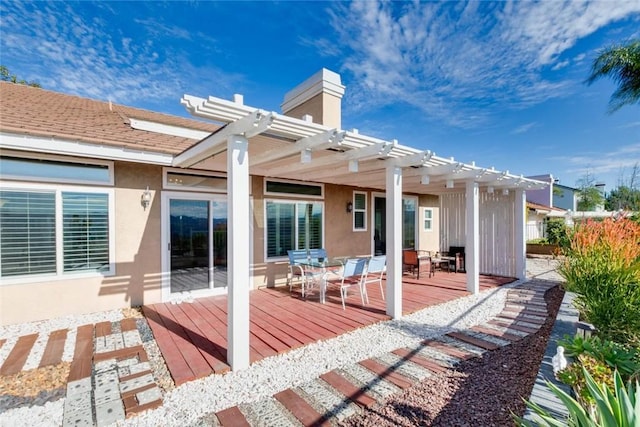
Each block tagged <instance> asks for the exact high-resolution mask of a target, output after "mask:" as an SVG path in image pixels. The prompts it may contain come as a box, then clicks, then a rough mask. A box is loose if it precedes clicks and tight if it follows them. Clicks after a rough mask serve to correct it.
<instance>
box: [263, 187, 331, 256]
mask: <svg viewBox="0 0 640 427" xmlns="http://www.w3.org/2000/svg"><path fill="white" fill-rule="evenodd" d="M322 211H323V204H322V203H321V202H291V201H276V200H267V202H266V219H267V225H266V252H267V254H266V255H267V258H275V257H286V256H287V251H288V250H290V249H318V248H321V247H322V246H323V243H322V242H323V230H322V229H323V216H322V215H323V212H322Z"/></svg>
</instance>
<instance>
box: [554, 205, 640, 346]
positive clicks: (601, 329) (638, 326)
mask: <svg viewBox="0 0 640 427" xmlns="http://www.w3.org/2000/svg"><path fill="white" fill-rule="evenodd" d="M563 253H564V255H566V256H565V259H564V261H563V262H562V263H561V264H560V266H559V268H558V271H559V273H560V274H561V275H562V276H563V277H564V279H565V280H566V284H565V288H566V289H567V290H568V291H571V292H575V293H576V294H577V296H576V299H575V304H576V307H577V308H578V310H579V311H580V315H581V318H582V319H584V320H586V321H587V322H589V323H592V324H593V325H594V326H595V327H596V328H597V329H598V334H599V335H601V336H602V337H603V338H607V339H610V340H613V341H619V342H624V343H629V344H632V345H634V343H635V345H638V344H640V225H639V224H637V223H635V222H633V221H630V220H629V219H627V218H622V219H619V220H614V219H613V218H607V219H605V220H604V221H601V222H595V221H590V220H587V221H585V222H583V223H580V224H577V225H576V228H575V230H574V232H573V233H572V235H571V240H570V245H569V247H568V249H565V250H564V251H563Z"/></svg>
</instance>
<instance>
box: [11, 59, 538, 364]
mask: <svg viewBox="0 0 640 427" xmlns="http://www.w3.org/2000/svg"><path fill="white" fill-rule="evenodd" d="M344 91H345V87H344V86H343V85H342V84H341V80H340V76H339V75H338V74H336V73H333V72H331V71H329V70H326V69H323V70H321V71H320V72H318V73H317V74H315V75H313V76H312V77H311V78H309V79H308V80H306V81H304V82H303V83H301V84H300V85H298V86H297V87H295V88H294V89H293V90H292V91H290V92H289V93H287V94H286V95H285V97H284V102H283V104H282V113H275V112H266V111H263V110H261V109H259V108H257V107H252V106H248V105H245V104H244V102H243V98H242V97H241V96H239V95H236V96H234V99H233V100H223V99H219V98H216V97H212V96H209V97H197V96H192V95H185V96H184V97H183V98H182V100H181V102H182V104H183V105H184V106H185V108H186V109H187V111H188V112H189V113H190V114H191V115H192V116H194V117H197V118H198V120H195V119H186V118H181V117H174V116H169V115H165V114H160V113H156V112H151V111H145V110H141V109H136V108H131V107H127V106H123V105H117V104H113V103H111V102H103V101H96V100H91V99H86V98H81V97H77V96H71V95H66V94H61V93H56V92H52V91H48V90H44V89H39V88H33V87H28V86H24V85H18V84H12V83H5V82H2V83H0V98H1V103H0V149H1V150H2V151H1V153H0V187H1V188H0V221H1V224H0V258H1V259H0V261H1V265H0V281H1V283H0V323H1V324H3V325H6V324H12V323H16V322H23V321H30V320H37V319H43V318H51V317H56V316H62V315H67V314H75V313H86V312H94V311H99V310H107V309H114V308H121V307H128V306H137V305H142V304H150V303H155V302H160V301H169V300H171V299H172V298H179V297H180V296H182V295H185V293H187V292H188V293H189V295H190V296H192V297H194V298H197V297H199V296H206V295H214V294H220V293H226V294H227V295H228V306H229V310H228V316H229V330H228V340H229V355H230V356H229V360H230V363H231V365H232V367H234V369H235V368H238V367H243V366H246V365H248V358H247V357H248V356H247V353H248V352H247V351H246V349H247V348H248V335H249V333H248V319H249V314H248V307H249V306H248V291H249V290H251V289H255V288H257V287H262V286H279V285H283V284H284V283H285V281H286V275H287V270H288V268H287V266H288V262H287V258H286V255H287V250H288V249H297V248H315V247H324V248H326V250H327V251H328V253H329V254H331V256H353V255H368V254H374V253H381V252H382V253H386V255H387V273H386V277H387V280H386V286H387V288H386V292H385V295H387V298H386V300H385V301H386V304H387V308H386V310H387V313H388V314H389V315H390V316H392V317H400V316H401V313H402V310H401V304H402V299H401V293H402V260H401V252H402V249H403V248H405V247H414V248H418V249H425V250H440V251H443V250H447V248H448V247H450V246H463V247H465V256H466V274H467V279H466V280H467V288H468V290H469V291H471V292H478V275H479V274H480V273H483V274H485V273H486V274H494V275H501V276H509V277H518V278H523V277H524V276H525V232H524V230H525V218H526V207H525V191H526V190H528V189H532V188H540V187H542V186H544V185H545V184H544V183H541V182H539V181H536V180H532V179H527V178H523V177H522V176H515V175H512V174H509V173H506V172H500V171H497V170H494V169H492V168H481V167H479V166H476V165H475V164H465V163H461V162H457V161H455V160H453V159H452V158H445V157H440V156H437V155H435V154H434V152H433V151H427V150H418V149H414V148H411V147H409V146H406V145H402V144H399V143H398V142H397V141H384V140H380V139H377V138H373V137H370V136H366V135H363V134H360V133H359V132H358V131H357V130H350V131H345V130H343V129H342V127H341V98H342V95H343V94H344ZM434 148H435V149H436V150H438V151H446V147H442V150H441V149H440V147H434Z"/></svg>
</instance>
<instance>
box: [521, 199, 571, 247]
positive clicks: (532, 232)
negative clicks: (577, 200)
mask: <svg viewBox="0 0 640 427" xmlns="http://www.w3.org/2000/svg"><path fill="white" fill-rule="evenodd" d="M527 195H528V192H527ZM566 213H567V211H565V210H564V209H560V208H554V207H551V206H544V205H540V204H537V203H532V202H530V201H527V237H526V240H527V241H530V240H536V239H542V238H545V237H547V234H546V224H547V220H548V219H549V218H553V217H556V218H557V217H563V218H564V217H565V215H566Z"/></svg>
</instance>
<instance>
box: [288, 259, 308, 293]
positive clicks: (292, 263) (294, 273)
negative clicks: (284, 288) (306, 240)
mask: <svg viewBox="0 0 640 427" xmlns="http://www.w3.org/2000/svg"><path fill="white" fill-rule="evenodd" d="M287 255H289V273H288V274H287V285H289V292H291V290H292V289H293V282H294V281H296V280H299V281H300V287H301V289H302V298H304V291H305V285H306V282H307V275H306V274H305V269H304V267H303V266H301V265H300V263H301V262H306V261H307V260H308V259H309V257H308V254H307V251H306V250H289V251H287Z"/></svg>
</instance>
